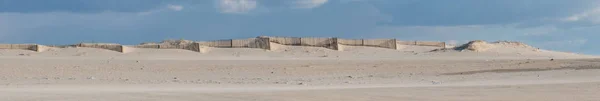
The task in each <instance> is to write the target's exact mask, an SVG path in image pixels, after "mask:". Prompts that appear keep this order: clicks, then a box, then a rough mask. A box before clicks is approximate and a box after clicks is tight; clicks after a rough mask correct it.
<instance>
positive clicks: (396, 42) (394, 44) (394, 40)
mask: <svg viewBox="0 0 600 101" xmlns="http://www.w3.org/2000/svg"><path fill="white" fill-rule="evenodd" d="M392 46H394V48H393V49H394V50H397V49H398V39H396V38H394V39H393V42H392Z"/></svg>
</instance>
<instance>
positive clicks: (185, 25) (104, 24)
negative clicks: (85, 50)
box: [0, 0, 600, 55]
mask: <svg viewBox="0 0 600 101" xmlns="http://www.w3.org/2000/svg"><path fill="white" fill-rule="evenodd" d="M598 32H600V0H0V43H38V44H74V43H80V42H103V43H121V44H138V43H142V42H157V41H161V40H164V39H188V40H196V41H201V40H219V39H232V38H234V39H235V38H251V37H256V36H294V37H340V38H396V39H398V40H427V41H444V42H448V43H450V44H462V43H466V42H468V41H469V40H487V41H500V40H508V41H520V42H524V43H527V44H530V45H532V46H535V47H539V48H542V49H549V50H557V51H564V52H573V53H583V54H596V55H600V45H595V44H594V43H600V40H597V39H595V38H600V34H598Z"/></svg>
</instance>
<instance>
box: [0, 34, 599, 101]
mask: <svg viewBox="0 0 600 101" xmlns="http://www.w3.org/2000/svg"><path fill="white" fill-rule="evenodd" d="M433 49H435V48H433V47H418V46H404V47H403V48H402V49H401V50H387V49H379V48H369V47H352V46H347V47H346V49H345V51H341V52H339V51H333V50H328V49H325V48H315V47H286V46H281V47H280V49H278V50H273V51H265V50H259V49H211V52H209V53H205V54H200V53H196V52H191V51H185V50H169V49H165V50H155V49H136V50H135V51H133V52H130V53H118V52H113V51H108V50H101V49H92V48H66V49H52V50H49V51H46V52H41V53H37V52H30V51H24V50H0V100H2V101H107V100H108V101H403V100H409V101H432V100H436V101H514V100H520V101H598V100H600V96H599V94H600V59H594V58H596V57H594V56H585V55H578V54H571V53H561V52H552V51H546V50H532V49H530V48H520V47H507V46H502V47H495V48H489V49H486V51H482V52H470V51H469V52H459V51H454V50H447V51H433V52H430V51H431V50H433ZM551 59H554V60H551Z"/></svg>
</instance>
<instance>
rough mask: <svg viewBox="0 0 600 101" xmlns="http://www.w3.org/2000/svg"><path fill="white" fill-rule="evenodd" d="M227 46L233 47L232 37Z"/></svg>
mask: <svg viewBox="0 0 600 101" xmlns="http://www.w3.org/2000/svg"><path fill="white" fill-rule="evenodd" d="M229 48H233V39H229Z"/></svg>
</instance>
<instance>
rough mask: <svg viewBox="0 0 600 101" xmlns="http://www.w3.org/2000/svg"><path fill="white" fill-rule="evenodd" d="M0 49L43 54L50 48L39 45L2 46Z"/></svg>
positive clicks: (0, 45)
mask: <svg viewBox="0 0 600 101" xmlns="http://www.w3.org/2000/svg"><path fill="white" fill-rule="evenodd" d="M0 49H21V50H31V51H36V52H43V51H46V50H48V47H46V46H44V45H38V44H0Z"/></svg>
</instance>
